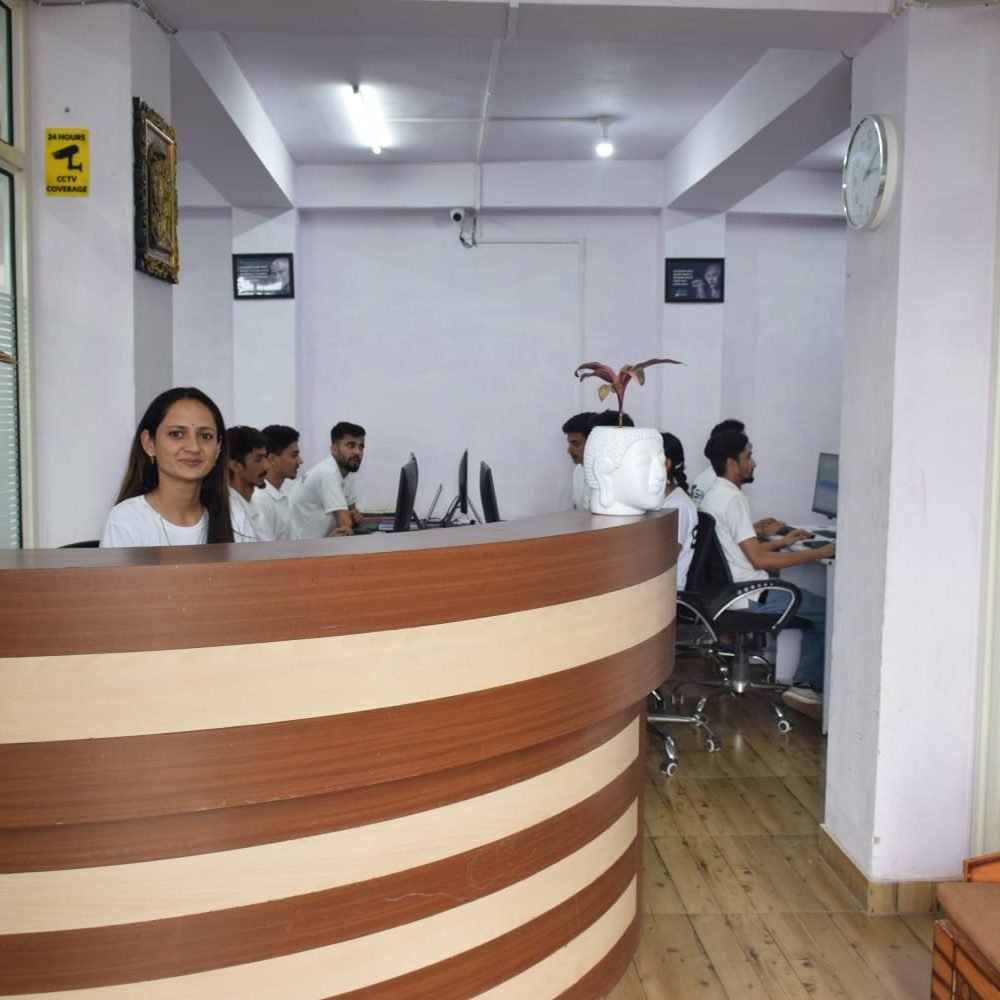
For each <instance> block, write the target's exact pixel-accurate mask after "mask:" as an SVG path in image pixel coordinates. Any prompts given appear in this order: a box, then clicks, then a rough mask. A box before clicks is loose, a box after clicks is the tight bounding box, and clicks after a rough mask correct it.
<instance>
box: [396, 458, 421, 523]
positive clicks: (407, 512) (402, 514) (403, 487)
mask: <svg viewBox="0 0 1000 1000" xmlns="http://www.w3.org/2000/svg"><path fill="white" fill-rule="evenodd" d="M418 479H419V475H418V471H417V458H416V455H410V460H409V461H408V462H407V463H406V464H405V465H404V466H403V467H402V468H401V469H400V470H399V488H398V489H397V491H396V519H395V520H394V521H393V523H392V530H393V531H409V530H410V521H412V520H413V505H414V504H415V503H416V501H417V482H418Z"/></svg>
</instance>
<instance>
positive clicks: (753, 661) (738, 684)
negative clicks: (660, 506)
mask: <svg viewBox="0 0 1000 1000" xmlns="http://www.w3.org/2000/svg"><path fill="white" fill-rule="evenodd" d="M699 557H700V558H699ZM772 590H775V591H779V592H781V593H786V594H788V595H789V597H790V598H791V600H790V603H789V605H788V607H787V608H785V609H784V610H783V611H781V612H776V613H774V614H758V613H756V612H752V611H747V610H745V605H746V602H747V600H748V599H749V600H750V601H755V600H757V599H758V598H759V597H760V596H762V595H763V594H766V593H767V592H768V591H772ZM800 601H801V594H800V593H799V589H798V588H797V587H796V586H795V585H794V584H791V583H788V582H787V581H785V580H782V579H780V578H778V577H768V578H767V579H764V580H751V581H749V582H747V583H733V579H732V576H731V575H730V572H729V563H728V562H727V561H726V557H725V554H724V553H723V551H722V547H721V545H720V544H719V540H718V538H717V537H716V533H715V518H713V517H712V516H711V515H710V514H705V513H703V512H699V513H698V535H697V537H696V539H695V554H694V556H693V557H692V560H691V568H690V570H689V571H688V579H687V586H686V588H685V590H684V591H683V592H682V593H680V594H678V595H677V608H678V645H679V647H681V648H687V649H690V650H695V651H698V652H699V653H700V654H701V655H703V656H704V657H706V658H707V659H708V660H710V661H711V662H712V663H713V664H714V665H715V668H716V669H715V674H714V676H712V677H706V678H698V679H697V680H688V679H685V680H682V681H680V683H678V684H677V685H676V686H675V687H674V689H673V694H672V696H671V701H672V703H673V705H674V706H675V707H676V708H679V707H681V706H682V705H683V704H684V696H683V694H682V693H681V692H682V689H683V688H684V687H685V686H686V685H688V684H697V685H699V686H701V687H710V688H712V689H713V690H712V691H711V692H709V693H708V694H706V695H703V696H702V697H701V698H700V699H699V700H698V703H697V705H696V706H695V711H694V716H695V717H701V718H704V711H705V707H706V705H707V703H708V702H709V701H710V700H711V699H712V698H717V697H719V696H720V695H723V694H731V695H735V696H740V697H742V696H743V695H751V696H753V697H755V698H759V699H760V700H761V701H763V702H764V703H765V704H766V705H768V706H769V707H770V709H771V710H772V711H773V712H774V715H775V719H776V721H777V724H778V729H779V731H780V732H783V733H787V732H789V731H790V730H791V728H792V725H791V723H790V722H789V721H788V719H787V718H786V717H785V713H784V712H783V711H782V709H781V706H780V705H778V704H777V703H776V702H775V701H774V700H773V699H772V698H770V697H768V694H773V693H778V692H781V691H784V690H786V688H787V687H788V685H787V684H776V683H775V682H774V665H773V664H772V663H771V661H770V660H768V658H767V657H766V656H765V655H764V648H763V644H762V643H761V641H760V639H761V637H762V636H767V635H777V633H778V632H780V631H781V630H782V629H785V628H810V627H811V626H810V624H809V623H808V622H806V621H803V620H802V619H801V618H796V617H795V611H796V609H797V608H798V606H799V602H800ZM723 635H731V636H732V637H733V643H732V644H731V645H730V644H728V643H723V642H722V639H721V636H723ZM685 644H686V646H685ZM755 669H756V673H755Z"/></svg>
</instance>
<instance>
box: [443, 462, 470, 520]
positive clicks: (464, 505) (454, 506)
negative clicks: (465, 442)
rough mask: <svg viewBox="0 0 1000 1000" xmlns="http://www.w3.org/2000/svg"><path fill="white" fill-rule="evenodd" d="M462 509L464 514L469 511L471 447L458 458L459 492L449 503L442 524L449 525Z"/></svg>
mask: <svg viewBox="0 0 1000 1000" xmlns="http://www.w3.org/2000/svg"><path fill="white" fill-rule="evenodd" d="M459 511H461V512H462V513H463V514H468V513H469V449H468V448H466V449H465V451H463V452H462V457H461V458H460V459H459V460H458V493H457V494H456V495H455V499H454V500H452V502H451V503H450V504H448V510H447V511H445V515H444V517H443V518H442V519H441V524H442V525H444V526H445V527H447V526H448V525H449V524H451V522H452V521H453V520H454V519H455V515H456V514H457V513H458V512H459Z"/></svg>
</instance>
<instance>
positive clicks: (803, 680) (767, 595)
mask: <svg viewBox="0 0 1000 1000" xmlns="http://www.w3.org/2000/svg"><path fill="white" fill-rule="evenodd" d="M801 593H802V601H801V603H800V604H799V607H798V610H797V611H796V612H795V617H796V618H804V619H805V620H806V621H808V622H809V623H810V624H811V625H812V628H807V629H803V631H802V651H801V653H800V654H799V666H798V669H797V670H796V671H795V676H794V677H793V678H792V683H793V684H807V685H809V687H811V688H814V689H815V690H816V691H822V690H823V655H824V653H825V646H826V598H825V597H817V596H816V595H815V594H814V593H812V592H811V591H809V590H803V591H801ZM791 600H792V599H791V597H790V596H789V595H788V594H786V593H783V592H782V591H778V590H767V591H765V592H764V600H763V601H762V602H757V601H754V600H753V599H751V601H750V604H749V606H748V607H747V611H757V612H760V613H761V614H765V615H775V614H780V613H781V612H782V611H784V609H785V608H787V607H788V605H789V604H790V603H791Z"/></svg>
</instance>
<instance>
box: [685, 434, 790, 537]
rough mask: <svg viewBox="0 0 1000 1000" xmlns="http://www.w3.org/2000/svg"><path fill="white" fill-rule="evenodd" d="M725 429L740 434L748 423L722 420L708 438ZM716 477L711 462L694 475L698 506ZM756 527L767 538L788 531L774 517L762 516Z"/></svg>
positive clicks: (785, 526)
mask: <svg viewBox="0 0 1000 1000" xmlns="http://www.w3.org/2000/svg"><path fill="white" fill-rule="evenodd" d="M723 431H738V432H739V433H740V434H745V433H746V425H745V424H744V423H743V421H742V420H732V419H730V420H721V421H719V423H717V424H716V425H715V426H714V427H713V428H712V430H711V431H710V432H709V435H708V440H709V441H711V440H712V438H713V437H715V435H716V434H721V433H722V432H723ZM705 457H706V458H707V457H708V445H707V444H706V445H705ZM716 478H717V476H716V475H715V469H713V468H712V463H711V462H709V463H708V465H707V466H706V467H705V468H704V469H702V470H701V472H699V473H698V475H697V476H695V477H694V482H693V483H692V484H691V490H690V494H691V499H692V500H693V501H694V503H695V506H696V507H699V508H700V507H701V501H702V500H703V499H704V497H705V494H706V493H707V492H708V491H709V490H710V489H711V488H712V486H713V485H714V484H715V480H716ZM754 528H756V529H757V534H758V536H760V537H762V538H765V537H767V536H768V535H777V534H779V533H780V532H782V531H787V530H788V525H787V524H785V522H784V521H779V520H777V518H774V517H762V518H761V519H760V520H759V521H756V522H754Z"/></svg>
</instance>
